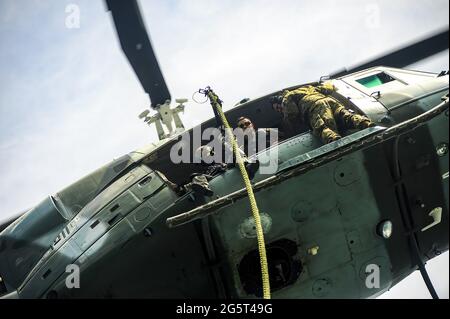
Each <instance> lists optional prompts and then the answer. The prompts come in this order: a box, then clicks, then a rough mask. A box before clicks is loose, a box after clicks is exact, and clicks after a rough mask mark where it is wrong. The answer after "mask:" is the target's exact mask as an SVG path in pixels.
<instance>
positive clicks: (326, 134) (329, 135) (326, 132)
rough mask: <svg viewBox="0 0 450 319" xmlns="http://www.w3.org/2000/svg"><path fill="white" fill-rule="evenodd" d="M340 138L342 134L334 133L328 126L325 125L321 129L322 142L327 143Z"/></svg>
mask: <svg viewBox="0 0 450 319" xmlns="http://www.w3.org/2000/svg"><path fill="white" fill-rule="evenodd" d="M341 138H342V136H340V135H339V134H338V133H336V132H335V131H333V130H332V129H330V128H328V127H325V128H324V129H323V130H322V134H321V139H322V142H323V143H324V144H328V143H331V142H334V141H337V140H339V139H341Z"/></svg>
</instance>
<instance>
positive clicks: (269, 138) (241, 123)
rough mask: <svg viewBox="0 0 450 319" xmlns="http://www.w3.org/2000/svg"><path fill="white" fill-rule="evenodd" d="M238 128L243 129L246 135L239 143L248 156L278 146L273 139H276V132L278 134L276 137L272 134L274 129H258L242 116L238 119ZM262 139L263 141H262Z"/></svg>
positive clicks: (239, 139)
mask: <svg viewBox="0 0 450 319" xmlns="http://www.w3.org/2000/svg"><path fill="white" fill-rule="evenodd" d="M237 127H238V128H240V129H242V133H243V135H244V136H242V137H241V138H238V143H240V145H239V147H240V148H241V149H242V148H243V151H244V152H245V154H246V155H247V156H252V155H254V154H256V152H259V151H262V150H263V149H266V148H268V147H271V146H272V145H274V144H276V140H274V139H273V137H275V138H276V137H277V136H278V132H276V133H277V134H276V135H275V134H270V133H271V131H273V130H274V129H268V128H266V129H261V128H260V129H258V128H256V127H255V125H254V124H253V123H252V121H251V120H250V119H249V118H247V117H243V116H241V117H240V118H238V120H237ZM260 139H262V140H261V141H260ZM262 147H263V148H262Z"/></svg>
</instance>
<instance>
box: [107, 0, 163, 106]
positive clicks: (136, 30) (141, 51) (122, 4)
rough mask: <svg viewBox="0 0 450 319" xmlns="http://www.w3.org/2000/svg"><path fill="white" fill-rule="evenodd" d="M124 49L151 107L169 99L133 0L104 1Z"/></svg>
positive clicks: (136, 4) (139, 13)
mask: <svg viewBox="0 0 450 319" xmlns="http://www.w3.org/2000/svg"><path fill="white" fill-rule="evenodd" d="M106 5H107V7H108V10H109V11H111V13H112V17H113V20H114V24H115V27H116V31H117V35H118V37H119V40H120V44H121V47H122V50H123V52H124V53H125V55H126V56H127V58H128V60H129V61H130V64H131V66H132V67H133V69H134V72H135V73H136V75H137V77H138V78H139V81H140V82H141V84H142V87H143V88H144V90H145V92H147V94H148V95H149V96H150V101H151V105H152V107H156V106H157V105H162V104H164V103H165V102H166V100H169V101H170V100H171V96H170V92H169V89H168V88H167V85H166V82H165V80H164V77H163V75H162V72H161V69H160V67H159V64H158V60H157V58H156V55H155V52H154V51H153V48H152V45H151V42H150V38H149V36H148V33H147V30H146V28H145V24H144V20H143V19H142V15H141V12H140V10H139V5H138V3H137V1H136V0H127V1H123V0H106Z"/></svg>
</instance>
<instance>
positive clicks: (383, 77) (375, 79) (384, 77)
mask: <svg viewBox="0 0 450 319" xmlns="http://www.w3.org/2000/svg"><path fill="white" fill-rule="evenodd" d="M356 81H357V82H358V83H359V84H362V85H364V86H365V87H366V88H373V87H376V86H379V85H382V84H385V83H388V82H392V81H395V79H394V78H393V77H392V76H390V75H388V74H386V73H384V72H382V73H378V74H374V75H371V76H368V77H365V78H362V79H359V80H356Z"/></svg>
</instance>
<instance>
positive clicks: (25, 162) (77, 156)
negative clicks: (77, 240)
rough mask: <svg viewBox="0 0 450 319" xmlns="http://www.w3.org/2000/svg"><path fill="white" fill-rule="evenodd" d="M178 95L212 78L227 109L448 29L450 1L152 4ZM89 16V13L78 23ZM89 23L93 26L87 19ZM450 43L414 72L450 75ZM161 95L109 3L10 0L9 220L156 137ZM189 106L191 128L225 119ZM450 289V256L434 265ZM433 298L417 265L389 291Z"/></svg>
mask: <svg viewBox="0 0 450 319" xmlns="http://www.w3.org/2000/svg"><path fill="white" fill-rule="evenodd" d="M140 6H141V9H142V14H143V17H144V21H145V23H146V26H147V30H148V31H149V33H150V37H151V41H152V43H153V45H154V48H155V51H156V55H157V57H158V60H159V62H160V65H161V69H162V71H163V74H164V76H165V78H166V81H167V84H168V87H169V90H170V91H171V93H172V98H188V99H189V100H190V101H191V100H192V98H191V97H192V95H193V93H194V92H195V91H197V90H198V89H199V88H203V87H206V86H208V85H209V86H211V87H212V88H213V89H214V90H215V91H216V92H217V93H218V94H219V96H220V97H221V99H222V100H223V101H224V105H225V109H227V108H230V107H231V106H232V105H234V104H235V103H236V102H237V101H239V100H241V99H242V98H245V97H249V98H256V97H258V96H262V95H266V94H267V93H269V92H272V91H276V90H279V89H282V88H284V87H289V86H292V85H296V84H300V83H306V82H311V81H315V80H318V79H319V78H320V77H321V76H323V75H327V74H329V73H331V72H333V71H336V70H339V69H341V68H343V67H345V66H351V65H353V64H355V63H358V62H360V61H365V60H367V59H368V58H370V57H374V56H377V55H379V54H381V53H383V52H385V51H387V50H390V49H393V48H397V47H398V46H402V45H405V44H408V43H410V42H411V41H414V40H415V39H417V38H421V37H425V36H427V35H428V34H430V33H432V32H434V31H436V30H440V29H442V28H445V27H447V26H448V24H449V2H448V0H433V1H427V2H425V1H418V0H378V1H377V0H373V1H372V0H369V1H358V0H345V1H334V0H322V1H298V0H279V1H270V0H246V1H238V0H221V1H212V0H197V1H196V0H179V1H176V0H170V1H162V0H159V1H156V0H141V1H140ZM77 14H78V17H79V19H78V20H77V19H75V20H74V17H76V16H77ZM77 21H78V22H79V23H77ZM448 59H449V53H448V50H447V51H445V52H443V53H440V54H438V55H436V56H434V57H432V58H429V59H427V60H424V61H422V62H420V63H417V64H415V65H413V66H411V67H410V68H412V69H417V70H423V71H431V72H440V71H441V70H448V69H449V61H448ZM148 105H149V100H148V97H147V96H146V94H145V92H144V91H143V89H142V87H141V86H140V84H139V82H138V80H137V78H136V76H135V74H134V73H133V70H132V69H131V67H130V66H129V64H128V61H127V60H126V58H125V56H124V55H123V53H122V51H121V49H120V46H119V43H118V40H117V38H116V34H115V30H114V27H113V24H112V19H111V17H110V15H109V13H108V12H107V11H106V6H105V4H104V3H103V1H100V0H94V1H92V0H71V1H66V0H0V163H1V166H0V176H1V180H0V203H1V204H0V220H2V219H6V218H7V217H9V216H13V215H15V214H18V213H19V212H21V211H23V210H25V209H27V208H29V207H32V206H34V205H36V204H37V203H39V202H40V201H41V200H42V199H43V198H44V197H45V196H47V195H49V194H53V193H55V192H57V191H58V190H60V189H62V188H64V187H65V186H67V185H69V184H71V183H73V182H74V181H76V180H78V179H79V178H81V177H83V176H84V175H86V174H88V173H90V172H91V171H93V170H95V169H96V168H98V167H100V166H101V165H103V164H105V163H107V162H109V161H110V160H112V159H113V158H117V157H120V156H122V155H123V154H126V153H128V152H130V151H132V150H134V149H137V148H140V147H142V146H144V145H146V144H148V143H150V142H152V141H156V140H157V137H156V133H155V130H154V128H149V127H148V126H146V125H145V124H144V123H143V122H142V121H141V120H139V119H138V117H137V116H138V114H139V113H141V112H142V111H143V110H145V109H146V108H148ZM212 116H213V114H212V111H211V110H210V108H209V107H207V106H206V105H205V104H203V105H201V104H196V103H193V102H192V101H191V102H189V103H187V104H186V110H185V113H184V115H182V119H183V121H184V123H185V124H186V126H188V127H191V126H193V125H196V124H199V123H201V122H202V121H204V120H205V119H208V118H210V117H212ZM428 267H429V269H430V276H431V278H432V280H433V282H434V283H435V285H436V287H437V288H438V293H439V294H440V295H441V296H442V297H445V298H448V296H449V256H448V253H445V254H443V255H441V256H440V257H439V258H436V259H434V260H432V261H430V262H429V263H428ZM402 297H403V298H429V294H428V292H427V291H426V289H425V286H424V284H423V283H422V282H421V279H420V274H419V273H418V272H415V273H414V274H413V275H411V276H410V277H409V278H408V279H406V280H404V281H403V282H402V283H400V284H399V285H398V286H396V287H394V288H393V289H392V290H391V291H389V292H388V293H386V294H385V295H383V298H402Z"/></svg>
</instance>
